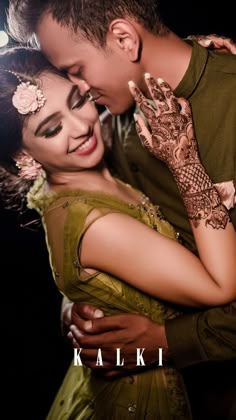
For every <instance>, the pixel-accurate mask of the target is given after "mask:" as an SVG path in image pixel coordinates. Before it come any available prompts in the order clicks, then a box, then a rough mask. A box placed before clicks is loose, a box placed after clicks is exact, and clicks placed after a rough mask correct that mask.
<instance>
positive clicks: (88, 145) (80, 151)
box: [74, 134, 97, 155]
mask: <svg viewBox="0 0 236 420" xmlns="http://www.w3.org/2000/svg"><path fill="white" fill-rule="evenodd" d="M96 146H97V138H96V136H95V134H93V135H92V136H91V137H89V139H88V140H86V141H85V142H84V143H82V144H81V145H80V146H79V147H78V148H77V149H76V150H75V151H74V153H75V154H76V155H89V154H90V153H92V152H93V151H94V149H95V148H96Z"/></svg>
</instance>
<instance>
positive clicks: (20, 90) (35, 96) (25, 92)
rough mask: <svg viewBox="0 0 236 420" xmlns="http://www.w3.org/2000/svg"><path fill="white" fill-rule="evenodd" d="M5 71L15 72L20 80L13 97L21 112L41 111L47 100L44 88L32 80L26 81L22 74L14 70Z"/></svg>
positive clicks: (14, 104) (13, 101) (25, 113)
mask: <svg viewBox="0 0 236 420" xmlns="http://www.w3.org/2000/svg"><path fill="white" fill-rule="evenodd" d="M5 71H7V72H8V73H11V74H13V75H14V76H15V77H17V79H18V80H19V82H20V83H19V85H18V86H17V88H16V90H15V92H14V94H13V97H12V104H13V106H14V107H15V108H16V109H17V111H18V112H19V114H23V115H27V114H34V113H35V112H37V111H39V110H40V108H42V106H44V104H45V102H46V98H45V96H44V94H43V91H42V89H40V88H39V87H38V86H37V85H34V84H33V83H31V82H30V81H26V82H24V81H23V80H22V79H21V77H20V75H19V74H17V73H15V72H14V71H11V70H5Z"/></svg>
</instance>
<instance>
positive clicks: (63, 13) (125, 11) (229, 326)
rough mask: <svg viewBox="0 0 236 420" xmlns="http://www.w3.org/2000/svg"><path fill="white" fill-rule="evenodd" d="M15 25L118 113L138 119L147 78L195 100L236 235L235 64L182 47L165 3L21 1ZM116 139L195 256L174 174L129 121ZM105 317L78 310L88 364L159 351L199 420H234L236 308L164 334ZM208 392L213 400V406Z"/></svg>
mask: <svg viewBox="0 0 236 420" xmlns="http://www.w3.org/2000/svg"><path fill="white" fill-rule="evenodd" d="M32 6H33V7H32ZM9 26H10V30H11V34H12V35H13V36H14V37H15V38H17V39H18V40H19V41H23V42H25V41H27V40H29V38H30V36H32V35H34V34H36V36H37V39H38V40H39V43H40V46H41V48H42V50H43V51H44V53H45V54H46V55H47V57H48V58H49V60H50V61H51V62H52V63H53V64H54V65H55V66H56V67H58V68H60V69H63V70H65V71H66V72H67V73H68V75H69V77H70V78H71V79H72V80H74V81H75V83H78V84H79V86H80V88H81V90H82V91H90V93H91V94H92V95H93V97H94V99H95V101H96V103H97V104H99V105H106V106H107V107H108V108H109V110H110V111H111V112H112V113H113V114H124V113H125V112H126V111H128V110H129V109H130V110H131V113H132V109H133V105H134V103H133V98H132V97H131V95H130V93H129V90H128V87H127V83H128V81H129V80H133V81H134V82H136V84H137V85H139V87H140V88H141V89H143V90H144V92H145V84H144V82H143V80H144V79H143V73H144V72H146V71H148V72H150V73H151V74H152V75H153V76H154V77H162V78H163V79H164V80H166V81H167V82H168V83H169V84H170V85H171V87H172V88H173V89H175V94H176V95H177V96H184V97H186V98H187V99H188V100H189V101H190V103H191V106H192V111H193V119H194V125H195V132H196V136H197V140H198V145H199V151H200V156H201V159H202V162H203V164H204V165H205V167H206V169H207V171H208V173H209V175H210V177H211V178H212V179H213V181H214V182H215V183H216V184H217V185H218V188H219V189H221V191H223V192H224V194H225V198H226V199H225V205H227V207H228V208H231V212H230V215H231V218H232V222H233V223H234V225H235V226H236V209H235V182H236V172H235V170H236V162H235V148H236V145H235V133H236V111H235V91H236V57H235V56H231V55H219V54H215V53H212V52H208V51H207V50H205V49H203V48H201V47H200V46H198V45H197V44H195V43H194V44H193V43H191V42H188V43H187V42H185V41H183V40H181V39H180V38H179V37H178V36H176V35H175V34H174V33H173V32H172V31H170V29H169V28H167V27H166V26H165V25H164V23H163V22H162V21H161V18H160V16H159V10H158V2H157V1H156V0H150V1H149V2H147V1H145V2H144V1H143V0H116V1H115V2H114V1H113V0H105V1H103V2H101V1H99V0H87V1H80V0H77V1H75V0H74V1H72V0H71V1H70V0H68V1H66V2H61V1H60V0H47V1H37V2H34V4H32V1H30V0H20V1H16V0H12V1H10V11H9ZM58 40H60V42H58ZM115 132H116V136H115V139H114V144H113V148H112V152H111V155H112V164H113V168H114V170H115V171H116V173H117V174H118V175H119V176H120V177H121V178H123V179H124V180H125V181H127V182H129V183H131V184H132V185H134V186H136V187H138V188H140V189H141V190H142V191H143V192H144V193H146V194H147V195H148V196H149V197H150V198H151V199H152V201H153V202H154V203H157V204H159V205H160V206H161V209H162V211H163V213H164V214H165V216H166V217H167V219H168V220H169V221H170V222H171V223H172V224H173V225H174V226H175V227H176V229H177V230H178V231H179V233H180V237H181V239H182V241H183V244H184V245H185V246H186V247H188V248H189V249H190V250H191V251H193V252H196V247H195V243H194V240H193V237H192V232H191V229H190V225H189V223H188V221H187V216H186V213H185V209H184V206H183V204H182V201H181V199H180V196H179V193H178V190H177V187H176V185H175V183H174V181H173V179H172V176H171V174H170V172H169V170H168V169H167V167H166V166H165V165H164V164H163V163H162V162H160V161H157V160H156V159H154V158H153V157H152V156H151V155H150V154H149V153H148V152H147V151H146V150H144V149H143V147H142V146H141V145H140V143H139V142H138V141H137V140H136V134H135V129H134V125H133V124H132V120H130V119H129V118H128V116H127V114H126V115H121V117H120V118H117V119H116V131H115ZM170 264H171V261H170ZM68 308H69V310H70V306H68ZM77 312H78V313H77ZM65 313H66V311H65ZM96 315H97V316H98V317H99V316H102V314H101V313H99V311H98V310H96V308H91V307H88V306H84V307H82V308H81V307H77V306H76V305H75V306H74V307H73V313H72V317H73V323H74V324H76V325H77V326H78V327H79V329H80V332H79V333H78V331H77V330H76V329H75V328H74V327H72V328H71V331H72V333H73V334H74V340H76V339H78V341H79V343H80V345H81V347H83V349H86V348H88V349H89V350H87V352H86V351H85V350H84V351H83V354H84V361H86V363H87V364H88V365H92V364H94V357H95V354H96V352H97V350H96V348H97V347H99V346H101V347H102V348H103V359H105V360H106V366H107V367H108V368H110V369H112V366H113V364H114V361H113V360H112V359H111V354H112V353H113V351H112V349H113V348H117V347H119V348H121V349H122V350H121V351H122V353H123V354H125V359H126V366H125V367H126V369H127V368H132V367H133V366H134V363H135V362H134V361H135V356H136V348H145V361H146V364H152V363H154V362H155V361H156V360H157V354H156V349H157V347H163V348H164V349H165V354H166V355H167V356H168V355H170V356H169V357H170V359H171V360H173V363H175V364H176V366H177V367H178V368H187V369H185V378H186V382H187V384H188V391H189V394H190V397H191V396H192V397H195V399H196V404H195V401H194V399H192V404H193V411H194V413H195V417H196V418H197V417H198V418H199V419H201V420H203V419H207V420H210V419H214V418H218V419H227V417H228V416H229V415H230V410H232V406H233V401H234V400H235V399H236V389H235V384H234V382H235V380H234V376H233V369H234V368H235V360H236V304H235V303H232V304H230V305H227V306H225V307H219V308H211V309H208V310H203V311H201V312H194V313H192V312H190V311H189V313H187V311H186V314H185V315H184V316H182V317H179V318H176V319H174V320H170V321H168V322H166V324H165V326H159V325H156V324H154V323H153V322H152V321H150V320H149V319H148V318H145V317H142V316H139V315H136V314H126V315H117V316H115V317H110V318H96ZM93 317H94V319H93ZM83 318H85V319H88V321H84V319H83ZM91 319H92V321H91ZM114 330H115V331H114ZM81 332H83V333H81ZM86 333H89V334H86ZM75 344H76V343H75ZM91 360H92V361H91ZM203 362H205V363H203ZM214 362H217V364H215V363H214ZM223 362H224V363H223ZM192 366H193V367H192ZM189 367H191V369H189ZM199 373H200V375H199ZM227 373H228V378H227V376H226V375H227ZM189 377H190V379H191V380H190V381H188V379H189ZM226 378H227V379H226ZM204 390H206V393H207V398H208V399H207V401H206V404H205V406H203V400H204ZM214 409H215V411H214Z"/></svg>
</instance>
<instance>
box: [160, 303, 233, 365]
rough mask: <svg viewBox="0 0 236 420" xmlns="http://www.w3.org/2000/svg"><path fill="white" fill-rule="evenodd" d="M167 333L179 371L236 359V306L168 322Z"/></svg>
mask: <svg viewBox="0 0 236 420" xmlns="http://www.w3.org/2000/svg"><path fill="white" fill-rule="evenodd" d="M165 330H166V336H167V342H168V347H169V350H170V352H171V354H172V357H173V359H174V362H175V365H176V366H177V367H178V368H183V367H187V366H190V365H193V364H196V363H199V362H202V361H225V360H232V359H236V302H233V303H231V304H229V305H227V306H224V307H218V308H212V309H208V310H207V311H203V312H198V313H195V314H192V315H184V316H182V317H178V318H175V319H172V320H168V321H166V324H165Z"/></svg>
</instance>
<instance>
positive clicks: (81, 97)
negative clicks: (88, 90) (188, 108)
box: [71, 95, 88, 109]
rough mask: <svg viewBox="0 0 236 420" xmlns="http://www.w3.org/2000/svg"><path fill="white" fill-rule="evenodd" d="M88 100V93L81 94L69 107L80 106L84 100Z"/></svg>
mask: <svg viewBox="0 0 236 420" xmlns="http://www.w3.org/2000/svg"><path fill="white" fill-rule="evenodd" d="M87 100H88V95H82V96H80V97H79V99H77V101H75V102H74V103H73V105H72V107H71V109H75V108H81V107H82V106H83V105H84V104H85V102H87Z"/></svg>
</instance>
